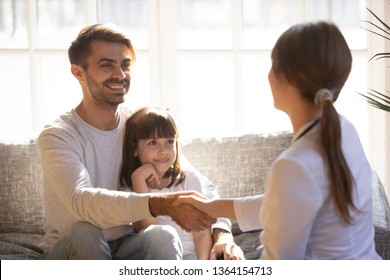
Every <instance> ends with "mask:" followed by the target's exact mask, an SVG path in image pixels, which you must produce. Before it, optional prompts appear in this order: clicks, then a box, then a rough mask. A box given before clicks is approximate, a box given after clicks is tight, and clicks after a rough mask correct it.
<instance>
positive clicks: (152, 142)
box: [149, 140, 157, 145]
mask: <svg viewBox="0 0 390 280" xmlns="http://www.w3.org/2000/svg"><path fill="white" fill-rule="evenodd" d="M156 143H157V141H156V140H150V141H149V145H156Z"/></svg>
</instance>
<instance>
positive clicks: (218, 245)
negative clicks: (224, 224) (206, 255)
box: [210, 228, 245, 260]
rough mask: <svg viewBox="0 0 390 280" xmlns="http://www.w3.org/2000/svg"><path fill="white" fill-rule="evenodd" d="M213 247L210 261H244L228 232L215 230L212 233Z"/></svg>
mask: <svg viewBox="0 0 390 280" xmlns="http://www.w3.org/2000/svg"><path fill="white" fill-rule="evenodd" d="M213 239H214V245H213V247H212V248H211V251H210V260H220V259H222V260H245V257H244V253H243V252H242V250H241V248H240V247H239V246H238V245H237V244H236V243H234V240H233V236H232V234H231V233H230V232H227V231H225V230H223V229H219V228H216V229H214V232H213Z"/></svg>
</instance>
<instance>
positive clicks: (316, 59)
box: [180, 21, 380, 259]
mask: <svg viewBox="0 0 390 280" xmlns="http://www.w3.org/2000/svg"><path fill="white" fill-rule="evenodd" d="M271 59H272V67H271V70H270V72H269V77H268V78H269V83H270V87H271V91H272V95H273V98H274V106H275V108H276V109H279V110H281V111H283V112H285V113H286V114H287V115H288V117H289V118H290V121H291V124H292V129H293V135H294V137H293V142H292V144H291V146H290V147H289V148H288V149H287V150H285V151H284V152H283V153H282V154H281V155H280V156H279V157H278V158H277V159H276V160H275V162H274V163H273V164H272V166H271V169H270V173H269V178H268V183H267V187H266V190H265V193H264V194H262V195H258V196H254V197H245V198H235V199H223V200H212V201H210V200H206V199H201V198H196V197H183V198H181V199H180V203H191V204H192V205H194V206H195V207H197V208H199V209H200V210H202V211H204V212H206V213H208V214H209V215H210V216H214V217H222V216H223V217H228V218H231V219H235V220H237V222H238V224H239V226H240V227H241V229H243V230H252V229H256V228H262V229H263V230H262V232H261V234H260V241H261V243H262V245H263V251H262V254H261V258H262V259H380V257H379V255H378V254H377V253H376V251H375V244H374V227H373V222H372V202H371V199H372V195H371V179H372V170H371V167H370V165H369V163H368V161H367V159H366V156H365V154H364V151H363V148H362V145H361V143H360V140H359V136H358V134H357V132H356V130H355V128H354V127H353V125H352V124H351V123H350V122H349V121H348V120H347V119H346V118H345V117H343V116H341V115H339V114H338V113H337V111H336V109H335V107H334V102H335V101H336V100H337V98H338V96H339V94H340V91H341V89H342V88H343V86H344V83H345V82H346V80H347V78H348V76H349V73H350V71H351V65H352V56H351V52H350V49H349V48H348V45H347V43H346V41H345V39H344V37H343V35H342V34H341V32H340V30H339V29H338V27H337V26H336V25H334V24H333V23H329V22H323V21H322V22H311V23H303V24H298V25H295V26H292V27H291V28H289V29H288V30H287V31H285V32H284V33H283V34H282V35H281V36H280V38H279V39H278V40H277V42H276V44H275V47H274V48H273V50H272V54H271Z"/></svg>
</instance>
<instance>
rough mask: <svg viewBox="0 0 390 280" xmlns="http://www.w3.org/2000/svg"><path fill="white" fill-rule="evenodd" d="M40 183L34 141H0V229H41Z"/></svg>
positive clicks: (42, 220) (38, 159)
mask: <svg viewBox="0 0 390 280" xmlns="http://www.w3.org/2000/svg"><path fill="white" fill-rule="evenodd" d="M42 184H43V175H42V167H41V162H40V156H39V149H38V145H37V143H36V142H35V141H32V142H30V143H27V144H0V232H2V233H3V232H15V233H17V232H27V233H43V230H42V226H43V224H44V221H45V217H44V213H43V185H42Z"/></svg>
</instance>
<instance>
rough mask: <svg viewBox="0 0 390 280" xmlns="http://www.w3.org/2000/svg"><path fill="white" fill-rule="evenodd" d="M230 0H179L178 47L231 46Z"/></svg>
mask: <svg viewBox="0 0 390 280" xmlns="http://www.w3.org/2000/svg"><path fill="white" fill-rule="evenodd" d="M231 29H232V2H231V0H177V38H176V39H177V40H176V43H177V45H176V47H177V48H178V49H224V48H231V47H232V34H231Z"/></svg>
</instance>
